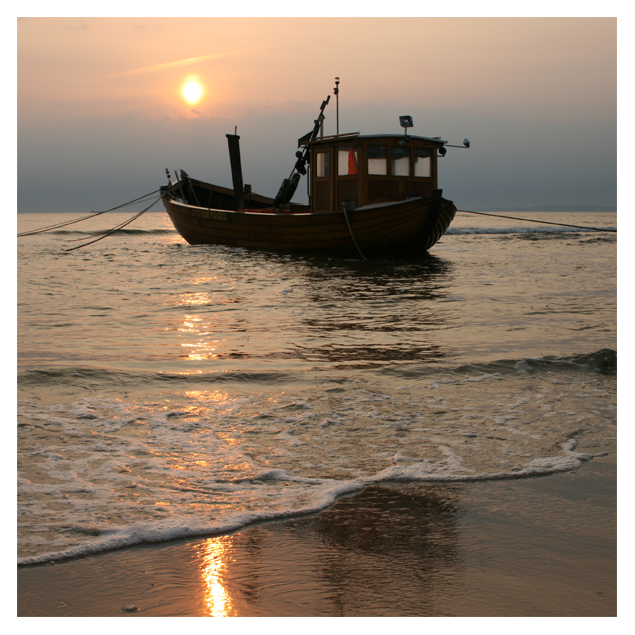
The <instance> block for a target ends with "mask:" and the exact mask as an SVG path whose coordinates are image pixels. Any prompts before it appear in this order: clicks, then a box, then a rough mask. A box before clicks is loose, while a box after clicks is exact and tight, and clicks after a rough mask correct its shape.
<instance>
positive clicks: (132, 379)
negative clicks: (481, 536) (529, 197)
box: [18, 212, 617, 564]
mask: <svg viewBox="0 0 635 635" xmlns="http://www.w3.org/2000/svg"><path fill="white" fill-rule="evenodd" d="M132 213H133V212H131V213H130V214H120V213H117V214H114V213H111V214H105V215H102V216H100V217H98V218H96V219H93V220H89V221H86V222H82V223H79V224H75V225H71V226H69V227H67V228H65V229H62V230H57V231H53V232H50V233H45V234H40V235H35V236H29V237H23V238H19V239H18V392H19V394H18V451H19V454H18V537H19V545H18V555H19V561H20V562H21V563H23V564H26V563H34V562H46V561H50V560H57V559H61V558H65V557H69V556H73V555H81V554H88V553H93V552H96V551H101V550H107V549H114V548H118V547H122V546H126V545H133V544H138V543H142V542H146V541H160V540H167V539H170V538H174V537H182V536H194V535H205V534H210V533H216V532H222V531H229V530H231V529H235V528H238V527H241V526H243V525H245V524H247V523H250V522H253V521H256V520H259V519H269V518H283V517H286V516H290V515H295V514H303V513H307V512H310V511H318V510H320V509H323V508H325V507H326V506H328V505H330V504H331V503H332V502H333V501H334V500H335V498H336V497H337V496H339V495H342V494H345V493H352V492H356V491H360V490H362V489H363V488H364V487H365V486H367V485H369V484H374V483H379V482H386V481H388V482H392V481H399V482H417V481H418V482H421V481H461V480H487V479H500V478H531V477H533V476H536V475H543V474H546V473H551V472H558V471H563V470H570V469H578V468H579V469H581V470H583V469H584V462H585V461H586V460H588V459H590V458H592V457H593V456H594V455H598V454H603V453H607V452H608V453H612V452H615V450H616V349H617V344H616V242H617V238H616V236H617V235H616V234H615V233H608V232H602V233H598V232H594V231H587V230H579V229H571V228H562V227H555V226H547V225H537V224H534V223H527V222H520V221H513V220H508V219H500V218H491V217H484V216H473V215H468V214H464V213H459V214H457V218H456V220H455V222H454V223H453V225H452V227H451V228H450V230H449V232H448V234H446V236H445V237H444V238H443V239H442V242H441V243H440V244H438V245H436V246H435V247H433V249H432V250H431V252H430V255H429V256H428V257H427V258H425V259H420V260H398V259H385V260H376V261H366V262H363V261H358V260H354V259H350V260H343V259H335V258H333V259H331V258H327V257H308V256H306V257H301V256H290V255H284V254H277V253H268V252H258V251H249V250H245V249H235V248H226V247H218V246H190V245H187V244H186V243H185V242H184V241H183V239H181V237H180V236H179V235H178V234H177V233H176V232H175V231H174V229H173V228H172V225H171V223H170V221H169V219H168V218H167V216H166V215H165V214H163V213H148V214H145V215H144V216H142V217H141V218H140V219H138V220H137V221H135V222H134V223H133V224H131V225H129V226H128V227H126V228H125V229H124V230H123V231H121V232H119V233H117V234H115V235H113V236H110V237H109V238H106V239H105V240H103V241H100V242H97V243H95V244H93V245H90V246H87V247H85V248H83V249H78V250H75V251H65V249H68V248H70V247H74V246H77V245H79V244H82V242H87V241H89V240H92V239H94V238H96V237H97V236H98V235H99V233H100V232H102V231H104V230H106V229H108V228H110V227H113V226H114V225H116V224H118V223H119V222H122V221H124V220H125V219H126V218H128V217H129V216H130V215H131V214H132ZM512 215H513V216H521V217H527V218H540V219H543V220H547V221H553V222H563V223H570V224H575V225H583V226H585V227H610V228H616V227H617V218H616V214H606V213H603V214H593V213H577V214H562V213H561V214H547V213H541V214H537V213H532V214H519V213H516V214H512ZM72 218H74V216H72V215H59V214H21V215H19V216H18V231H19V232H24V231H28V230H30V229H35V228H38V227H42V226H47V225H52V224H55V223H58V222H61V221H64V220H66V219H72Z"/></svg>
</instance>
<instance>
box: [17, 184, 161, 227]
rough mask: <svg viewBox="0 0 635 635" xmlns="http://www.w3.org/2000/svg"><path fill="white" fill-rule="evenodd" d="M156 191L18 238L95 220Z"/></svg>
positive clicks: (155, 191)
mask: <svg viewBox="0 0 635 635" xmlns="http://www.w3.org/2000/svg"><path fill="white" fill-rule="evenodd" d="M158 191H159V190H154V192H150V193H149V194H144V195H143V196H140V197H139V198H135V199H132V200H131V201H128V202H127V203H123V204H122V205H117V206H116V207H111V208H110V209H106V210H104V211H103V212H91V213H90V214H88V215H87V216H82V217H81V218H75V219H73V220H69V221H64V222H63V223H57V224H56V225H48V226H47V227H40V228H39V229H34V230H32V231H28V232H22V233H21V234H18V238H22V237H23V236H33V235H34V234H42V233H44V232H50V231H53V230H54V229H60V228H61V227H66V226H67V225H73V224H74V223H80V222H81V221H84V220H87V219H89V218H95V217H96V216H99V215H100V214H107V213H108V212H114V211H115V210H116V209H121V208H122V207H128V206H129V205H133V204H134V203H138V202H139V201H142V200H143V199H144V198H148V197H149V196H152V195H153V194H156V193H157V192H158ZM155 202H156V201H155ZM153 205H154V203H153Z"/></svg>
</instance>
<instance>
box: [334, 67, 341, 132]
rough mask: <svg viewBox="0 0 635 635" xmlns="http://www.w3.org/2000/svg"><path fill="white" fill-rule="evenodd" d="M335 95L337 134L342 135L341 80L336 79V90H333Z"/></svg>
mask: <svg viewBox="0 0 635 635" xmlns="http://www.w3.org/2000/svg"><path fill="white" fill-rule="evenodd" d="M333 94H334V95H335V128H336V131H337V134H339V133H340V78H339V77H336V78H335V88H334V89H333Z"/></svg>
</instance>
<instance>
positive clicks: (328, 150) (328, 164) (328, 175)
mask: <svg viewBox="0 0 635 635" xmlns="http://www.w3.org/2000/svg"><path fill="white" fill-rule="evenodd" d="M321 154H323V155H326V157H327V159H328V160H327V161H326V168H327V173H326V174H323V175H321V176H320V174H319V167H320V159H319V155H321ZM331 154H332V153H331V148H326V149H324V150H316V151H315V178H316V179H324V180H326V179H330V178H331V176H332V174H331V164H332V163H333V162H332V161H331Z"/></svg>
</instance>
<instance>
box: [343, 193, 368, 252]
mask: <svg viewBox="0 0 635 635" xmlns="http://www.w3.org/2000/svg"><path fill="white" fill-rule="evenodd" d="M342 209H343V210H344V218H345V219H346V224H347V225H348V232H349V234H350V235H351V238H352V239H353V244H354V245H355V249H357V253H358V254H359V255H360V256H361V257H362V260H366V258H364V254H363V253H362V250H361V249H360V248H359V246H358V245H357V241H356V240H355V236H354V235H353V230H352V229H351V224H350V223H349V222H348V214H347V213H346V204H343V205H342Z"/></svg>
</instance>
